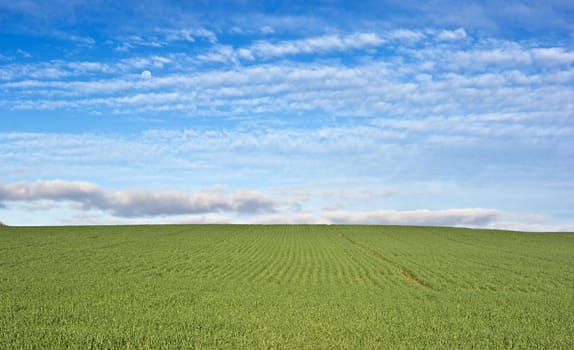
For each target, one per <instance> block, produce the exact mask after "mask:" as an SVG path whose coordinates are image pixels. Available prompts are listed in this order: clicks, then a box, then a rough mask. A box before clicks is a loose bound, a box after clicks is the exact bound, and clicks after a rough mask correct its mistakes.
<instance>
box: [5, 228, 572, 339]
mask: <svg viewBox="0 0 574 350" xmlns="http://www.w3.org/2000/svg"><path fill="white" fill-rule="evenodd" d="M573 334H574V234H572V233H520V232H507V231H489V230H470V229H455V228H438V227H396V226H335V225H333V226H306V225H300V226H297V225H294V226H290V225H285V226H283V225H278V226H250V225H245V226H241V225H181V226H104V227H49V228H46V227H35V228H29V227H28V228H24V227H20V228H17V227H0V348H1V349H52V348H53V349H64V348H70V349H107V348H111V349H116V348H120V349H187V348H197V349H379V348H388V349H396V348H404V349H412V348H437V349H445V348H456V349H460V348H474V349H485V348H505V349H506V348H517V349H525V348H530V349H569V348H570V349H572V348H574V340H573Z"/></svg>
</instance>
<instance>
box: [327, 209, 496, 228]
mask: <svg viewBox="0 0 574 350" xmlns="http://www.w3.org/2000/svg"><path fill="white" fill-rule="evenodd" d="M323 216H324V217H325V218H326V219H328V220H329V221H330V222H332V223H336V224H381V225H429V226H485V225H488V224H490V223H492V222H495V221H497V220H499V219H500V218H501V217H502V216H503V212H501V211H499V210H494V209H480V208H468V209H446V210H426V209H419V210H406V211H398V210H378V211H368V212H350V211H330V212H325V213H324V214H323Z"/></svg>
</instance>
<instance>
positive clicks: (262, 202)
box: [0, 180, 277, 217]
mask: <svg viewBox="0 0 574 350" xmlns="http://www.w3.org/2000/svg"><path fill="white" fill-rule="evenodd" d="M41 200H49V201H66V202H71V203H73V205H74V206H75V207H76V208H78V209H84V210H89V209H99V210H103V211H106V212H109V213H110V214H112V215H114V216H118V217H148V216H167V215H184V214H203V213H216V212H235V213H240V214H253V213H270V212H274V211H275V206H276V204H277V203H276V201H275V200H273V199H272V198H270V197H268V196H266V195H264V194H262V193H260V192H257V191H255V190H250V189H244V190H239V191H235V192H232V193H231V194H229V193H226V192H224V191H223V190H222V189H221V188H213V189H207V190H203V191H199V192H195V193H184V192H176V191H152V190H142V189H129V190H122V191H115V190H111V189H106V188H101V187H99V186H98V185H96V184H94V183H90V182H78V181H64V180H51V181H38V182H33V183H26V182H18V183H12V184H0V205H6V203H8V202H31V201H41Z"/></svg>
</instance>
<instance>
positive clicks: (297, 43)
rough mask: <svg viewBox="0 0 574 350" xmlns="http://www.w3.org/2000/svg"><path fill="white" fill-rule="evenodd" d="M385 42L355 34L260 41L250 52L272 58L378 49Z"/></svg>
mask: <svg viewBox="0 0 574 350" xmlns="http://www.w3.org/2000/svg"><path fill="white" fill-rule="evenodd" d="M383 43H384V40H383V39H382V38H381V37H380V36H379V35H378V34H376V33H353V34H349V35H344V36H341V35H325V36H320V37H313V38H306V39H301V40H292V41H282V42H278V43H272V42H268V41H260V42H258V43H256V44H254V45H253V46H251V47H249V48H248V50H249V51H250V52H251V53H252V54H254V55H255V56H258V57H263V58H270V57H279V56H286V55H296V54H311V53H324V52H330V51H345V50H356V49H364V48H369V47H377V46H380V45H382V44H383Z"/></svg>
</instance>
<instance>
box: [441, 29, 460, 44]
mask: <svg viewBox="0 0 574 350" xmlns="http://www.w3.org/2000/svg"><path fill="white" fill-rule="evenodd" d="M465 38H466V31H465V30H464V29H463V28H458V29H456V30H443V31H441V32H439V33H438V35H437V39H439V40H445V41H447V40H461V39H465Z"/></svg>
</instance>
